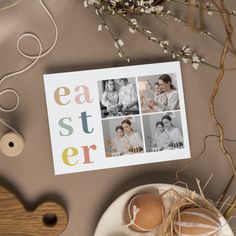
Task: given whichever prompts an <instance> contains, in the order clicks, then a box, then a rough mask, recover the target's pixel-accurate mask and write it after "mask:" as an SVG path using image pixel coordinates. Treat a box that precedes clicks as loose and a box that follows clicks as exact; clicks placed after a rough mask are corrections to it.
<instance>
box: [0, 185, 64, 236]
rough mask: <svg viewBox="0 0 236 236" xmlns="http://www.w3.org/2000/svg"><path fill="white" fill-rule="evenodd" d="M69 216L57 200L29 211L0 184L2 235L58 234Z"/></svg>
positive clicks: (37, 235) (0, 230)
mask: <svg viewBox="0 0 236 236" xmlns="http://www.w3.org/2000/svg"><path fill="white" fill-rule="evenodd" d="M67 223H68V217H67V213H66V212H65V210H64V209H63V208H62V206H60V205H59V204H57V203H55V202H46V203H43V204H41V205H40V206H38V207H37V209H35V210H33V211H28V210H26V209H25V208H24V206H22V204H21V203H20V202H19V200H18V199H17V198H16V197H15V196H14V194H12V193H11V192H9V191H8V190H7V189H5V188H3V187H1V186H0V236H56V235H60V234H61V233H62V232H63V231H64V230H65V228H66V226H67Z"/></svg>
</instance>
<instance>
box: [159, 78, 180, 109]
mask: <svg viewBox="0 0 236 236" xmlns="http://www.w3.org/2000/svg"><path fill="white" fill-rule="evenodd" d="M158 84H159V86H160V89H161V91H162V92H164V93H165V95H166V96H167V105H166V106H165V108H164V111H171V110H179V108H180V107H179V95H178V91H177V90H176V88H175V86H174V85H173V84H172V79H171V77H170V76H169V75H167V74H164V75H161V76H160V77H159V78H158Z"/></svg>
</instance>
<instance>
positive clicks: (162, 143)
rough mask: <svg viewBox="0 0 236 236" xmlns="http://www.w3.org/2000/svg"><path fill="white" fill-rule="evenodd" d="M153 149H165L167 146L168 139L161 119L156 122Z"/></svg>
mask: <svg viewBox="0 0 236 236" xmlns="http://www.w3.org/2000/svg"><path fill="white" fill-rule="evenodd" d="M152 144H153V151H162V150H166V149H168V147H169V144H170V139H169V137H168V135H167V133H166V132H165V128H164V124H163V123H162V122H161V121H158V122H157V123H156V132H155V135H154V137H153V142H152Z"/></svg>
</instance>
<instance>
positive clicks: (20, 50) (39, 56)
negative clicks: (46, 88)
mask: <svg viewBox="0 0 236 236" xmlns="http://www.w3.org/2000/svg"><path fill="white" fill-rule="evenodd" d="M21 1H22V0H18V1H17V2H15V3H13V4H12V5H9V6H7V7H4V8H1V9H0V11H1V10H6V9H9V8H11V7H13V6H16V5H18V4H19V3H20V2H21ZM38 1H39V3H40V5H41V6H42V8H43V9H44V11H45V12H46V14H47V15H48V17H49V18H50V20H51V21H52V23H53V25H54V28H55V38H54V40H53V43H52V45H51V46H50V47H49V48H48V49H47V50H46V51H45V52H43V46H42V42H41V40H40V38H39V37H38V36H37V35H35V34H33V33H24V34H22V35H21V36H20V37H19V38H18V40H17V44H16V46H17V50H18V52H19V53H20V54H21V55H22V56H23V57H24V58H27V59H31V60H32V59H33V61H32V62H31V63H30V64H29V65H27V66H26V67H24V68H23V69H21V70H18V71H15V72H12V73H10V74H7V75H5V76H3V77H2V78H1V79H0V87H1V85H2V84H3V82H4V81H6V80H7V79H9V78H11V77H13V76H16V75H20V74H22V73H24V72H26V71H28V70H29V69H31V68H32V67H33V66H34V65H35V64H36V63H37V62H38V60H39V59H40V58H42V57H44V56H46V55H48V54H49V53H50V52H51V51H52V50H53V48H54V47H55V45H56V43H57V41H58V27H57V24H56V21H55V20H54V18H53V16H52V14H50V12H49V10H48V9H47V7H46V6H45V5H44V3H43V2H42V0H38ZM24 38H32V39H34V40H36V42H37V44H38V47H39V52H38V54H36V55H29V54H26V53H25V52H24V51H23V50H22V49H21V48H20V42H21V41H22V40H23V39H24ZM6 93H12V94H14V95H15V97H16V103H15V105H14V106H13V107H10V108H5V107H4V106H2V105H0V111H4V112H12V111H14V110H16V109H17V108H18V106H19V102H20V96H19V94H18V92H17V91H15V90H14V89H11V88H7V89H3V90H2V91H0V96H1V95H3V94H6ZM0 123H2V124H3V125H4V126H6V127H7V128H9V129H11V130H12V131H13V132H15V133H16V134H19V133H18V132H17V131H16V130H15V129H14V128H13V127H12V126H10V125H9V124H7V123H6V122H5V121H4V120H3V119H1V118H0Z"/></svg>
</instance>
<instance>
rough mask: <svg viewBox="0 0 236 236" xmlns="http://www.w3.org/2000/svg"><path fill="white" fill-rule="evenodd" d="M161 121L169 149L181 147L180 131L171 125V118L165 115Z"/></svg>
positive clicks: (181, 137) (181, 136)
mask: <svg viewBox="0 0 236 236" xmlns="http://www.w3.org/2000/svg"><path fill="white" fill-rule="evenodd" d="M161 121H162V123H163V125H164V127H165V133H166V134H167V136H168V138H169V148H170V149H175V148H181V147H183V143H184V141H183V135H182V133H181V131H180V129H179V128H177V127H175V126H174V125H173V124H172V118H171V117H170V116H169V115H165V116H163V117H162V119H161Z"/></svg>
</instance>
